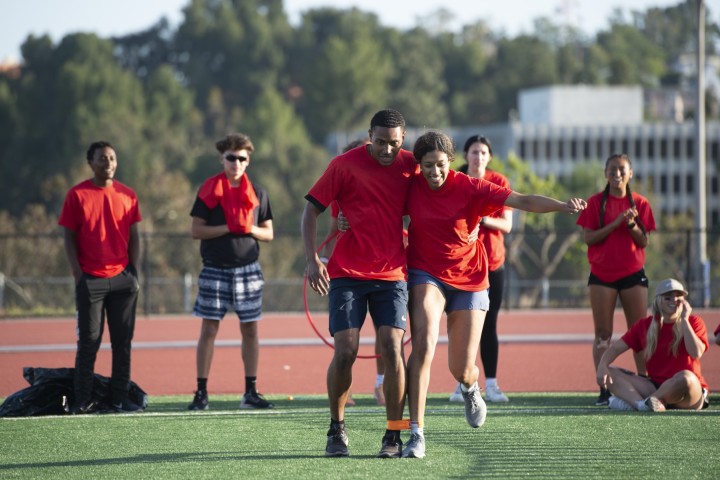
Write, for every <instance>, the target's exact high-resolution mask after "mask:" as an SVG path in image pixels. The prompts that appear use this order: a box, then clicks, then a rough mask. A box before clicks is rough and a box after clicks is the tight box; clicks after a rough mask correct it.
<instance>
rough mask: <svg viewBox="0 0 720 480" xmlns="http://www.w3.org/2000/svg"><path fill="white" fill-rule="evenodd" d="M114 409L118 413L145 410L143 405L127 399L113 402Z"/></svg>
mask: <svg viewBox="0 0 720 480" xmlns="http://www.w3.org/2000/svg"><path fill="white" fill-rule="evenodd" d="M112 408H113V410H114V411H115V412H116V413H140V412H142V411H144V409H143V407H142V406H140V405H138V404H137V403H135V402H133V401H131V400H125V401H124V402H120V403H113V406H112Z"/></svg>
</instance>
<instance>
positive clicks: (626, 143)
mask: <svg viewBox="0 0 720 480" xmlns="http://www.w3.org/2000/svg"><path fill="white" fill-rule="evenodd" d="M621 144H622V153H626V154H628V155H630V142H629V141H628V139H627V138H623V140H622V143H621Z"/></svg>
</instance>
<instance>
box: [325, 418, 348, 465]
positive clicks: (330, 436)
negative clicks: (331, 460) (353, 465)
mask: <svg viewBox="0 0 720 480" xmlns="http://www.w3.org/2000/svg"><path fill="white" fill-rule="evenodd" d="M349 443H350V442H349V441H348V436H347V433H345V427H344V426H342V425H337V426H335V425H330V430H328V432H327V444H326V445H325V456H326V457H349V456H350V450H348V444H349Z"/></svg>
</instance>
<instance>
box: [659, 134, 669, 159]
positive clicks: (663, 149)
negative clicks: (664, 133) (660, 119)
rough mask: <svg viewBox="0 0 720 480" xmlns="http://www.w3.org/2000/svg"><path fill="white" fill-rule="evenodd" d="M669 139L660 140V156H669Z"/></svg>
mask: <svg viewBox="0 0 720 480" xmlns="http://www.w3.org/2000/svg"><path fill="white" fill-rule="evenodd" d="M667 153H668V152H667V140H666V139H664V138H663V139H662V140H660V158H667Z"/></svg>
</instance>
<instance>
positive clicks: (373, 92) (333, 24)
mask: <svg viewBox="0 0 720 480" xmlns="http://www.w3.org/2000/svg"><path fill="white" fill-rule="evenodd" d="M381 33H382V29H381V28H380V26H379V24H378V20H377V17H376V16H375V15H372V14H366V13H362V12H360V11H359V10H357V9H350V10H336V9H331V8H322V9H317V10H310V11H309V12H307V13H306V14H305V15H303V19H302V23H301V25H300V27H299V30H298V33H297V38H296V42H295V48H294V50H293V54H292V58H293V61H292V63H291V71H292V74H293V78H295V79H296V82H297V87H298V91H299V92H300V93H299V96H298V100H297V104H298V109H299V112H300V114H301V116H302V118H303V119H304V121H305V125H306V127H307V129H308V131H309V132H310V135H311V137H312V139H313V140H314V141H315V142H321V141H323V140H324V139H325V136H326V135H327V134H328V133H330V132H332V131H338V130H341V131H342V130H346V131H347V130H354V129H358V128H362V127H364V126H365V124H366V122H367V119H368V118H370V117H371V116H372V114H374V113H375V112H376V111H378V110H380V109H382V108H385V107H387V106H388V103H389V104H390V106H392V103H393V99H392V98H389V96H388V93H389V87H390V82H391V81H392V78H393V76H394V75H395V72H393V69H394V68H395V67H394V66H393V61H395V59H393V58H392V57H391V55H390V54H389V52H388V49H387V45H383V43H382V42H381V41H380V36H381ZM414 73H415V72H414V71H413V72H407V73H406V74H407V75H413V74H414Z"/></svg>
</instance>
